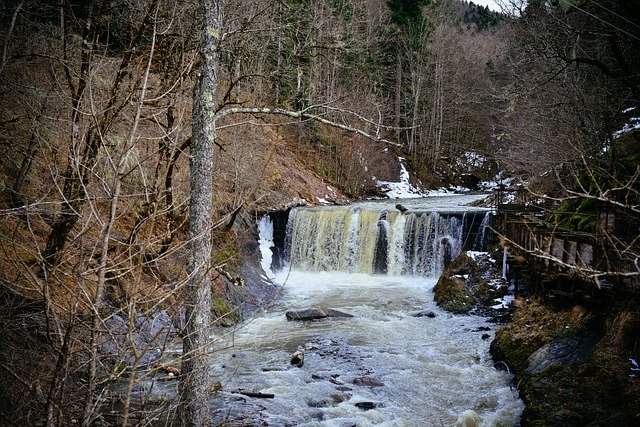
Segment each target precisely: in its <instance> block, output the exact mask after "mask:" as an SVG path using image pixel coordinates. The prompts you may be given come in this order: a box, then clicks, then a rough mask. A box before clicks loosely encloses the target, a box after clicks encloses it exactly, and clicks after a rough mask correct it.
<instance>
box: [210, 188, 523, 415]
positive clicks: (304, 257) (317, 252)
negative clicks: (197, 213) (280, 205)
mask: <svg viewBox="0 0 640 427" xmlns="http://www.w3.org/2000/svg"><path fill="white" fill-rule="evenodd" d="M470 199H472V198H470V197H449V198H438V199H430V200H423V201H421V202H406V206H405V207H407V208H408V211H407V212H405V213H401V212H400V211H399V210H398V209H395V206H394V205H393V204H391V205H389V204H368V203H367V204H358V205H356V206H345V207H331V208H329V207H325V208H301V209H294V210H293V211H292V212H291V214H290V215H289V220H288V223H287V226H286V230H287V235H286V236H287V237H286V239H285V237H284V235H280V236H274V235H272V234H271V233H276V234H277V232H276V231H275V229H278V228H279V229H280V230H281V232H284V229H285V227H284V223H281V224H280V225H279V226H278V227H274V226H273V224H272V223H271V218H270V217H269V216H266V217H264V218H262V219H261V220H260V224H259V230H260V236H261V249H262V251H263V253H265V256H264V257H263V262H264V263H265V264H269V265H272V266H273V265H281V264H282V263H281V261H283V260H276V259H275V258H277V256H275V255H276V254H284V255H282V257H283V258H284V261H287V260H288V265H285V266H284V268H281V269H280V270H279V271H278V272H272V273H270V275H271V276H272V277H274V280H275V281H276V282H277V283H280V284H282V286H283V293H282V297H281V298H280V299H279V300H278V301H277V302H276V303H275V305H274V306H272V307H270V308H269V309H268V310H266V311H265V312H264V313H263V314H262V315H260V316H259V317H257V318H255V319H252V320H251V321H250V322H249V323H248V324H247V325H243V326H242V328H240V329H238V330H237V331H234V333H233V334H231V335H228V336H226V340H225V338H224V337H220V339H219V341H218V342H217V343H215V345H214V348H217V349H218V351H217V353H216V354H217V356H216V363H215V366H213V367H212V374H213V375H214V376H215V377H216V378H217V379H218V380H220V382H221V383H222V386H223V389H222V391H221V392H220V393H219V394H218V398H219V399H223V403H224V405H223V406H222V407H219V409H218V410H217V411H216V417H217V418H216V421H219V422H222V421H223V420H227V421H230V422H231V424H233V422H237V423H244V425H260V424H261V423H265V424H266V425H272V426H285V425H292V426H293V425H296V426H297V425H304V426H354V425H355V426H369V425H384V426H453V425H478V424H462V418H464V416H465V414H466V416H468V418H473V416H475V415H477V416H478V417H479V420H481V421H479V422H480V424H479V425H482V426H513V425H517V424H518V423H519V419H520V414H521V413H522V410H523V405H522V402H521V401H520V400H519V399H518V396H517V392H516V391H515V390H514V389H513V388H512V387H511V382H510V381H511V378H510V376H509V374H508V373H505V372H503V371H497V370H496V369H494V367H493V364H492V361H491V357H490V355H489V352H488V347H489V341H490V340H487V339H483V337H482V334H483V333H487V323H486V320H485V319H484V318H481V317H477V316H458V315H452V314H450V313H448V312H445V311H443V310H441V309H440V308H439V307H437V306H436V305H435V304H434V302H433V293H432V289H433V286H434V285H435V282H436V280H437V275H438V274H439V273H440V272H441V270H442V268H443V266H444V264H445V263H446V262H447V260H446V258H449V259H452V258H454V257H455V256H456V255H457V254H459V253H460V252H461V251H462V250H467V249H475V248H474V245H477V241H478V236H477V234H478V223H480V221H481V220H480V218H485V211H480V212H474V211H471V210H469V208H465V207H460V206H459V205H460V204H463V203H467V202H468V201H470ZM403 203H405V202H403ZM412 203H413V204H412ZM476 217H477V218H478V219H477V220H475V218H476ZM280 220H282V218H280ZM472 224H475V225H474V226H473V227H471V226H470V225H472ZM472 228H473V230H471V229H472ZM480 239H482V238H480ZM276 242H280V243H279V244H278V243H276ZM279 245H281V246H282V247H278V246H279ZM265 251H266V252H265ZM271 255H274V260H273V262H272V263H269V260H268V258H269V257H270V256H271ZM285 264H286V262H285ZM306 307H329V308H333V309H337V310H340V311H343V312H346V313H349V314H351V315H353V317H352V318H346V319H345V318H343V319H325V320H322V321H314V322H294V321H287V320H286V318H285V315H284V314H285V312H286V311H287V310H292V309H300V308H306ZM418 312H422V313H425V312H426V313H429V314H430V315H429V316H425V317H420V316H417V315H416V313H418ZM480 331H482V332H480ZM489 332H490V331H489ZM297 350H301V351H303V352H304V353H305V359H304V360H305V362H304V365H303V366H302V367H300V368H298V367H294V366H292V365H290V364H289V359H290V356H291V354H292V353H293V352H294V351H297ZM238 389H245V390H246V389H249V390H253V391H257V392H260V393H265V394H267V395H270V394H272V395H273V396H274V397H273V399H251V398H238V395H237V394H233V393H229V391H233V390H238ZM470 411H473V413H471V412H470ZM470 414H473V416H471V415H470ZM234 419H235V421H233V420H234ZM456 423H458V424H456Z"/></svg>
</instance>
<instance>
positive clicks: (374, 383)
mask: <svg viewBox="0 0 640 427" xmlns="http://www.w3.org/2000/svg"><path fill="white" fill-rule="evenodd" d="M353 384H355V385H364V386H367V387H382V386H384V383H383V382H382V381H380V380H378V379H375V378H372V377H368V376H364V377H358V378H355V379H354V380H353Z"/></svg>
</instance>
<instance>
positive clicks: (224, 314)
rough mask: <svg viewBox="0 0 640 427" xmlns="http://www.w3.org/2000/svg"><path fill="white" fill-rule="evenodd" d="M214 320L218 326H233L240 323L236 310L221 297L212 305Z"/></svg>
mask: <svg viewBox="0 0 640 427" xmlns="http://www.w3.org/2000/svg"><path fill="white" fill-rule="evenodd" d="M211 312H212V314H213V319H214V322H215V324H216V325H218V326H231V325H233V324H235V323H238V321H239V320H240V317H239V316H238V313H237V312H236V310H234V309H233V308H232V307H230V306H229V303H228V302H227V301H226V300H225V299H224V298H221V297H217V298H215V299H214V300H213V303H212V304H211Z"/></svg>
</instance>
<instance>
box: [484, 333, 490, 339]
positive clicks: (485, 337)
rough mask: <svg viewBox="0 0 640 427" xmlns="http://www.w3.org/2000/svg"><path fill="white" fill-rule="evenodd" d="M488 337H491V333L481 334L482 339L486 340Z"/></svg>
mask: <svg viewBox="0 0 640 427" xmlns="http://www.w3.org/2000/svg"><path fill="white" fill-rule="evenodd" d="M489 338H491V335H489V334H482V339H483V340H488V339H489Z"/></svg>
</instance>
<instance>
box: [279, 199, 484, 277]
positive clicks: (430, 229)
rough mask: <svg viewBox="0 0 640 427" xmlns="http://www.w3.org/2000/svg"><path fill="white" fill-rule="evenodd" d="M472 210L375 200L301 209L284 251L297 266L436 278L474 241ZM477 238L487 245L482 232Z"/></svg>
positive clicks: (293, 220) (295, 213)
mask: <svg viewBox="0 0 640 427" xmlns="http://www.w3.org/2000/svg"><path fill="white" fill-rule="evenodd" d="M481 213H482V215H484V218H485V219H487V218H489V216H488V212H487V213H486V214H485V212H484V211H481ZM467 214H468V213H467V212H437V211H420V210H419V211H416V212H400V211H399V210H397V209H394V210H393V211H391V210H387V209H386V206H385V205H382V206H379V205H378V206H376V204H374V203H369V204H368V205H356V206H352V207H342V206H332V207H314V208H296V209H294V210H292V212H291V214H290V218H289V225H288V227H287V233H288V235H287V238H286V242H287V248H286V249H285V251H284V253H285V257H286V258H288V261H289V262H290V266H291V268H293V269H300V270H306V271H346V272H350V273H365V274H374V273H375V274H379V273H382V274H390V275H401V274H408V275H421V276H434V275H437V274H439V273H440V272H442V270H443V268H444V266H445V264H446V263H447V261H451V260H452V259H453V258H455V257H456V256H458V255H459V254H460V252H461V251H462V249H463V247H464V246H465V242H466V241H467V240H468V239H469V233H470V231H471V230H470V229H466V230H465V225H466V223H467V221H466V217H467ZM484 221H485V220H484V219H483V223H482V224H481V225H480V227H481V228H482V227H483V226H485V227H486V224H485V223H484ZM483 230H484V228H483ZM474 241H476V242H477V244H476V245H474V246H477V245H481V246H482V245H483V244H484V243H485V242H484V238H483V237H482V236H480V235H479V234H478V236H476V238H475V239H474ZM470 249H476V248H475V247H474V248H470Z"/></svg>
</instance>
